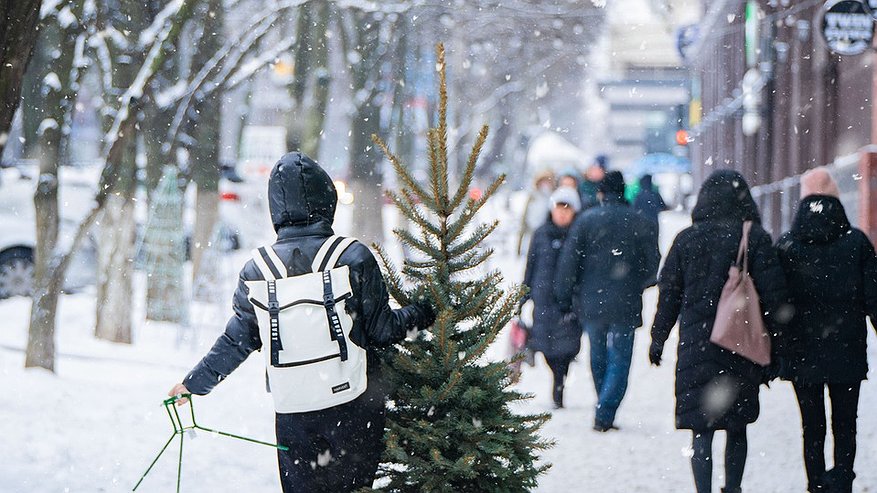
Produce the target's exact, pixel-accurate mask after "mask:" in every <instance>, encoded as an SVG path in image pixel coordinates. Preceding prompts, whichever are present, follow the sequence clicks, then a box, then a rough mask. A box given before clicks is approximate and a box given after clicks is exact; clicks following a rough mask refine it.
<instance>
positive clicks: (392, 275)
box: [372, 244, 411, 305]
mask: <svg viewBox="0 0 877 493" xmlns="http://www.w3.org/2000/svg"><path fill="white" fill-rule="evenodd" d="M372 248H374V249H375V251H376V252H378V257H379V258H380V259H381V263H382V264H383V266H384V269H383V270H384V277H385V279H386V281H387V282H386V284H387V291H388V292H389V293H390V296H392V297H393V299H394V300H396V301H397V302H398V303H399V304H400V305H410V304H411V298H410V297H409V296H408V293H407V292H406V291H405V288H404V285H405V282H404V281H403V279H402V277H401V276H400V275H399V271H398V270H397V269H396V266H395V265H394V264H393V261H392V260H390V256H389V255H388V254H387V252H386V250H384V247H382V246H381V245H378V244H372Z"/></svg>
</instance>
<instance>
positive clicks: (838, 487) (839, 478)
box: [824, 469, 856, 493]
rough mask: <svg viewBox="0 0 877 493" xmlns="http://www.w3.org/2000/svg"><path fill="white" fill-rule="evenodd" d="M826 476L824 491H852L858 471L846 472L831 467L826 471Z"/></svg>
mask: <svg viewBox="0 0 877 493" xmlns="http://www.w3.org/2000/svg"><path fill="white" fill-rule="evenodd" d="M824 478H825V479H824V483H825V487H824V491H827V492H829V493H852V492H853V479H855V478H856V473H854V472H848V473H844V472H842V471H838V470H836V469H830V470H829V471H828V472H826V473H825V477H824Z"/></svg>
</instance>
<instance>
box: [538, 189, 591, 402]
mask: <svg viewBox="0 0 877 493" xmlns="http://www.w3.org/2000/svg"><path fill="white" fill-rule="evenodd" d="M551 204H552V208H551V215H550V216H549V218H548V221H546V222H545V224H543V225H542V226H541V227H540V228H539V229H537V230H536V232H535V233H534V234H533V241H532V242H531V243H530V251H529V252H528V254H527V267H526V271H525V273H524V285H525V286H527V287H529V288H530V292H529V293H528V294H527V296H526V298H528V299H531V300H533V305H534V307H533V326H532V327H531V329H530V338H529V340H528V343H529V346H530V349H531V350H532V351H536V352H541V353H542V355H543V356H544V357H545V361H546V363H548V367H549V368H550V369H551V373H552V374H553V375H554V379H553V386H552V398H553V400H554V407H555V408H557V409H560V408H562V407H563V390H564V381H565V380H566V375H567V373H568V371H569V365H570V363H572V360H573V358H575V357H576V355H577V354H578V353H579V349H580V348H581V337H582V331H581V328H580V327H579V324H578V321H577V320H576V318H575V316H574V315H572V313H570V312H567V313H564V312H563V311H562V310H561V308H560V306H559V305H558V304H557V302H556V301H555V299H554V277H555V268H556V266H557V258H558V256H559V255H560V251H561V248H563V244H564V241H566V237H567V233H568V232H569V227H570V225H571V224H572V222H573V220H574V219H575V215H576V214H577V213H578V212H579V210H580V209H581V201H580V199H579V193H578V191H577V190H576V189H575V188H571V187H561V188H558V189H557V190H556V191H555V192H554V193H553V194H551Z"/></svg>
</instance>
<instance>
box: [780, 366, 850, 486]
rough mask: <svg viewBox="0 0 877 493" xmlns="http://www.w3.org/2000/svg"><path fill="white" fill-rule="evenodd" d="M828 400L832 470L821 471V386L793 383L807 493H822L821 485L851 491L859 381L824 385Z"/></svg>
mask: <svg viewBox="0 0 877 493" xmlns="http://www.w3.org/2000/svg"><path fill="white" fill-rule="evenodd" d="M827 386H828V395H829V398H830V399H831V431H832V433H833V435H834V469H833V471H832V472H831V473H830V474H829V476H830V478H827V477H826V471H825V432H826V424H825V421H826V420H825V385H823V384H817V385H801V384H798V383H796V384H795V394H796V395H797V396H798V406H800V408H801V424H802V426H803V432H804V433H803V435H804V467H805V468H806V469H807V483H808V489H809V491H823V488H825V486H826V485H825V482H826V480H828V481H829V482H830V483H831V489H830V490H828V489H826V490H824V491H832V492H834V491H837V492H849V491H852V488H853V478H855V477H856V475H855V473H853V462H855V459H856V417H857V411H858V408H859V388H860V386H861V382H856V383H852V384H832V383H830V384H828V385H827Z"/></svg>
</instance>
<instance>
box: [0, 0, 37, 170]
mask: <svg viewBox="0 0 877 493" xmlns="http://www.w3.org/2000/svg"><path fill="white" fill-rule="evenodd" d="M41 4H42V0H0V155H2V154H3V148H4V147H5V146H6V139H7V135H8V132H9V127H10V125H11V124H12V117H13V115H15V109H16V108H18V102H19V96H20V94H21V87H22V84H21V81H22V78H23V77H24V74H25V72H26V71H27V65H28V62H29V61H30V57H31V54H32V53H33V48H34V45H35V44H36V42H37V36H38V34H39V30H38V29H37V26H38V25H39V21H40V15H39V14H40V6H41Z"/></svg>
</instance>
